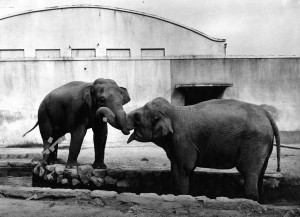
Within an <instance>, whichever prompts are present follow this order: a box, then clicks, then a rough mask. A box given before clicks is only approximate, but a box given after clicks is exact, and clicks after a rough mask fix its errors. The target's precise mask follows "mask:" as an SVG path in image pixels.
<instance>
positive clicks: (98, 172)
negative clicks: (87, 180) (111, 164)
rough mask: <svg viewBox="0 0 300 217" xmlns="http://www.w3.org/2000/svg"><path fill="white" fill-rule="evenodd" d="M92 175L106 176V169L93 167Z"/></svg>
mask: <svg viewBox="0 0 300 217" xmlns="http://www.w3.org/2000/svg"><path fill="white" fill-rule="evenodd" d="M93 175H94V176H96V177H97V178H104V177H105V176H106V169H94V171H93Z"/></svg>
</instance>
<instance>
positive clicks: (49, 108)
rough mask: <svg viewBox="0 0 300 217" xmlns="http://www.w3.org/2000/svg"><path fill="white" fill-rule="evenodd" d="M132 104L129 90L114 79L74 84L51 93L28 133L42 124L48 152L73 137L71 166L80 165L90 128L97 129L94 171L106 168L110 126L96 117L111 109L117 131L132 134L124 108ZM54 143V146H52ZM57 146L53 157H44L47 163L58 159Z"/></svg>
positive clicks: (68, 84) (69, 158) (70, 155)
mask: <svg viewBox="0 0 300 217" xmlns="http://www.w3.org/2000/svg"><path fill="white" fill-rule="evenodd" d="M129 101H130V97H129V94H128V91H127V89H126V88H124V87H119V86H118V85H117V83H116V82H115V81H114V80H110V79H103V78H98V79H96V80H95V81H94V82H93V83H86V82H82V81H73V82H70V83H67V84H65V85H63V86H61V87H58V88H56V89H54V90H53V91H51V92H50V93H49V94H48V95H47V96H46V97H45V98H44V99H43V101H42V102H41V104H40V106H39V109H38V121H37V123H36V124H35V126H34V127H33V128H32V129H30V130H29V131H28V132H26V133H25V134H24V135H23V136H25V135H26V134H27V133H29V132H30V131H32V130H33V129H34V128H35V127H36V126H38V125H39V128H40V133H41V137H42V139H43V144H44V149H47V148H49V147H50V146H51V144H50V143H49V142H48V140H49V138H50V137H51V138H52V139H53V142H54V141H56V140H57V139H59V138H60V137H62V136H63V135H65V134H66V133H70V134H71V142H70V147H69V156H68V160H67V167H68V168H70V167H73V166H77V165H78V162H77V158H78V155H79V152H80V149H81V145H82V142H83V139H84V136H85V134H86V131H87V129H89V128H92V130H93V133H94V135H93V141H94V151H95V161H94V163H93V167H94V168H98V169H105V168H106V165H105V164H104V151H105V145H106V138H107V123H106V122H103V120H102V119H101V118H97V117H96V111H97V110H98V109H99V108H100V107H108V108H110V109H111V111H112V112H113V113H114V114H115V117H116V120H115V121H116V123H117V125H118V126H117V128H118V129H120V130H121V131H122V133H123V134H125V135H128V134H129V133H130V132H129V131H128V130H127V124H126V114H125V112H124V110H123V105H124V104H126V103H128V102H129ZM52 144H53V143H52ZM57 147H58V146H57V145H56V146H55V150H54V151H53V152H51V153H50V154H43V164H44V165H47V164H52V163H55V162H56V160H57Z"/></svg>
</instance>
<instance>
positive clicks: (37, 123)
mask: <svg viewBox="0 0 300 217" xmlns="http://www.w3.org/2000/svg"><path fill="white" fill-rule="evenodd" d="M37 125H39V121H37V122H36V124H35V125H34V126H33V127H32V128H31V129H30V130H29V131H27V132H26V133H25V134H24V135H23V137H24V136H26V134H27V133H30V132H31V131H33V130H34V128H36V127H37Z"/></svg>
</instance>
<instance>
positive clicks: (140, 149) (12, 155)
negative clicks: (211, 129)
mask: <svg viewBox="0 0 300 217" xmlns="http://www.w3.org/2000/svg"><path fill="white" fill-rule="evenodd" d="M289 146H291V147H298V148H300V144H295V145H289ZM41 151H42V147H39V148H3V147H2V148H0V166H1V165H4V166H5V164H7V162H9V161H10V162H16V163H18V162H20V163H24V162H28V163H30V161H31V159H32V158H39V159H40V158H41V157H42V155H41ZM67 156H68V149H67V147H66V148H65V149H60V150H58V157H59V158H61V159H63V160H65V161H66V160H67ZM78 161H79V163H81V164H92V163H93V161H94V150H93V147H92V146H91V144H84V145H83V147H82V150H81V152H80V154H79V158H78ZM105 163H106V164H107V167H108V168H111V169H135V170H139V169H152V170H153V169H161V170H165V169H170V162H169V160H168V158H167V156H166V154H165V152H164V150H163V149H162V148H160V147H158V146H156V145H154V144H152V143H138V142H132V143H130V144H125V143H108V144H107V147H106V152H105ZM276 168H277V159H276V147H274V149H273V152H272V155H271V157H270V160H269V164H268V168H267V173H274V172H276ZM198 170H210V169H198ZM218 171H219V170H218ZM232 171H236V170H235V169H232V170H222V171H221V172H232ZM281 172H282V174H284V175H286V176H292V177H296V178H299V180H300V150H294V149H286V148H281Z"/></svg>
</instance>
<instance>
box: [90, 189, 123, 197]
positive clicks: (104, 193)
mask: <svg viewBox="0 0 300 217" xmlns="http://www.w3.org/2000/svg"><path fill="white" fill-rule="evenodd" d="M117 195H118V193H117V192H115V191H102V190H95V191H92V192H91V197H93V198H95V197H99V198H114V197H116V196H117Z"/></svg>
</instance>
